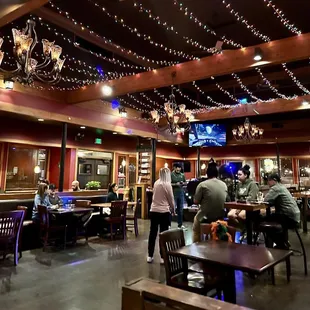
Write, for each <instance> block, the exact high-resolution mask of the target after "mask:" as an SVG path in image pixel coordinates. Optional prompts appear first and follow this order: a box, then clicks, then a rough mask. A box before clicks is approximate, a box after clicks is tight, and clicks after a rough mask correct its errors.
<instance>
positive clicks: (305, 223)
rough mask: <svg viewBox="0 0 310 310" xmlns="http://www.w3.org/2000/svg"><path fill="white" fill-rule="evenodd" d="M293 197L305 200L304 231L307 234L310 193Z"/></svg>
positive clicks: (297, 194) (303, 212)
mask: <svg viewBox="0 0 310 310" xmlns="http://www.w3.org/2000/svg"><path fill="white" fill-rule="evenodd" d="M293 197H295V198H302V199H303V208H302V228H303V231H304V232H305V233H306V232H308V223H307V217H308V199H309V198H310V192H300V193H293Z"/></svg>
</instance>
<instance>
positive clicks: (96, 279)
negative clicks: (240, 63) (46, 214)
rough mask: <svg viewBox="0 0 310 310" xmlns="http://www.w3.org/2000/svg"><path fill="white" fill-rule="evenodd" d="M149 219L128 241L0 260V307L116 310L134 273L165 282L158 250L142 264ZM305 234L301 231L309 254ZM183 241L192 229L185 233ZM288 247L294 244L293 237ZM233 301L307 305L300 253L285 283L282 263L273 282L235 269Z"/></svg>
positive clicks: (287, 307) (309, 284) (308, 282)
mask: <svg viewBox="0 0 310 310" xmlns="http://www.w3.org/2000/svg"><path fill="white" fill-rule="evenodd" d="M148 230H149V223H148V222H147V221H141V222H140V233H141V234H140V236H139V237H138V238H137V239H136V238H135V237H133V235H132V234H131V233H129V238H128V240H127V241H125V242H124V241H122V240H119V241H113V242H111V241H109V240H103V239H100V238H93V239H91V240H90V242H89V243H88V245H86V244H84V243H83V241H82V240H81V241H80V242H79V244H78V245H77V246H75V247H68V248H67V249H66V250H65V251H63V250H61V251H59V250H56V249H52V248H51V249H49V251H48V252H47V253H43V252H42V250H41V249H38V250H34V251H29V252H25V253H24V255H23V258H22V259H21V260H20V263H19V265H18V266H17V267H16V268H15V267H13V266H12V259H11V258H8V259H7V260H6V261H0V293H1V297H0V309H1V310H8V309H10V310H11V309H14V310H21V309H25V310H30V309H31V310H56V309H57V310H95V309H96V310H99V309H100V310H120V309H121V287H122V285H124V284H125V283H126V282H128V281H131V280H133V279H135V278H139V277H150V278H154V279H158V280H160V281H164V280H165V272H164V267H162V266H160V264H159V255H158V251H157V253H156V256H155V261H154V263H153V264H152V265H149V264H147V263H146V256H147V237H148ZM309 236H310V235H303V240H304V242H305V244H306V248H307V251H308V255H309V257H310V250H309V249H310V237H309ZM186 238H187V240H188V242H190V240H191V229H189V230H188V231H187V232H186ZM291 241H292V244H293V248H298V243H297V242H296V238H295V236H294V235H292V236H291ZM236 281H237V302H238V304H240V305H244V306H247V307H250V308H253V309H258V310H267V309H272V310H278V309H279V310H280V309H281V310H295V309H298V310H308V309H310V293H309V292H310V276H309V277H308V278H305V277H304V274H303V264H302V257H297V256H296V257H293V258H292V280H291V283H290V284H287V283H286V277H285V267H284V266H279V268H278V269H277V270H276V286H272V285H271V284H270V280H269V278H268V276H267V275H263V276H261V277H260V278H258V279H256V280H253V279H250V278H249V277H248V276H247V275H244V274H243V273H241V272H237V273H236Z"/></svg>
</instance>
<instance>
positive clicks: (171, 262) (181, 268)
mask: <svg viewBox="0 0 310 310" xmlns="http://www.w3.org/2000/svg"><path fill="white" fill-rule="evenodd" d="M159 245H160V249H161V253H162V256H163V259H164V263H165V270H166V281H167V284H168V285H171V282H172V281H171V279H172V277H173V276H175V275H177V274H180V273H184V274H187V272H188V264H187V259H186V258H181V257H176V256H172V255H170V254H169V251H173V250H177V249H179V248H181V247H183V246H185V239H184V232H183V230H181V229H172V230H166V231H164V232H162V233H160V234H159Z"/></svg>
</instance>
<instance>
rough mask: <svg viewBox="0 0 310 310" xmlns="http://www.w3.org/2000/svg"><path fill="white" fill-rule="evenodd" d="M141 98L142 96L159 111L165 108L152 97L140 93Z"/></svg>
mask: <svg viewBox="0 0 310 310" xmlns="http://www.w3.org/2000/svg"><path fill="white" fill-rule="evenodd" d="M140 96H142V97H143V98H144V99H145V100H147V101H148V102H149V103H150V104H152V105H153V106H156V107H157V108H159V109H163V108H164V107H163V106H162V105H160V104H158V103H157V102H156V101H154V100H152V99H151V98H150V97H148V96H147V95H146V94H145V93H140Z"/></svg>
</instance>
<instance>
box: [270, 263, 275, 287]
mask: <svg viewBox="0 0 310 310" xmlns="http://www.w3.org/2000/svg"><path fill="white" fill-rule="evenodd" d="M270 273H271V283H272V285H276V280H275V276H274V267H272V268H271V270H270Z"/></svg>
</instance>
